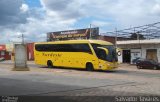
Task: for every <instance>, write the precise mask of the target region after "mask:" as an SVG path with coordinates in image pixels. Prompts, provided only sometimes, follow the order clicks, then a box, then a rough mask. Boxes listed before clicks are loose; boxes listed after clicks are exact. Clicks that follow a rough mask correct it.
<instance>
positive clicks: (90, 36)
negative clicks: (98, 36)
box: [89, 24, 92, 39]
mask: <svg viewBox="0 0 160 102" xmlns="http://www.w3.org/2000/svg"><path fill="white" fill-rule="evenodd" d="M91 38H92V25H91V24H90V35H89V39H91Z"/></svg>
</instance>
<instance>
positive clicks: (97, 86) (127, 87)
mask: <svg viewBox="0 0 160 102" xmlns="http://www.w3.org/2000/svg"><path fill="white" fill-rule="evenodd" d="M12 67H13V63H11V62H1V63H0V95H1V96H17V95H18V96H19V95H23V96H135V95H160V87H159V85H160V71H159V70H158V71H155V70H137V69H136V68H135V66H129V65H122V66H120V68H119V69H117V70H115V71H107V72H101V71H95V72H87V71H83V70H74V69H60V68H55V69H48V68H44V67H39V66H37V65H34V64H33V63H29V67H30V69H31V71H11V69H12Z"/></svg>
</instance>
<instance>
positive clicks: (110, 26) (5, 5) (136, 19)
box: [0, 0, 160, 42]
mask: <svg viewBox="0 0 160 102" xmlns="http://www.w3.org/2000/svg"><path fill="white" fill-rule="evenodd" d="M40 3H41V6H38V7H33V5H32V7H31V6H30V5H29V4H27V3H26V2H24V1H23V0H0V13H1V15H0V30H1V33H0V35H1V36H2V39H0V42H5V41H8V39H9V38H10V39H11V40H15V41H16V40H17V36H18V35H17V34H19V33H23V34H24V35H25V37H26V38H25V40H27V41H44V40H46V35H45V34H46V33H47V32H53V31H60V30H68V29H73V28H75V29H76V27H75V26H78V25H83V26H81V28H84V27H88V25H89V24H93V25H95V26H99V27H100V29H102V30H100V31H103V32H107V31H108V30H114V29H115V27H117V28H118V29H124V28H128V27H130V26H132V27H133V26H139V25H144V24H148V23H154V22H158V21H160V1H159V0H138V1H136V0H40ZM82 23H83V24H82Z"/></svg>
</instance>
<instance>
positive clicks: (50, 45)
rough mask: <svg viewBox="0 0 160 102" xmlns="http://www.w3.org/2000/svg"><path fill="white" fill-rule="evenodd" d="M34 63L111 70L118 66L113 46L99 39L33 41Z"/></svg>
mask: <svg viewBox="0 0 160 102" xmlns="http://www.w3.org/2000/svg"><path fill="white" fill-rule="evenodd" d="M34 57H35V63H36V64H38V65H45V66H48V67H66V68H83V69H86V70H88V71H92V70H111V69H114V68H117V67H118V59H117V53H116V48H115V46H114V45H113V44H112V43H110V42H106V41H101V40H66V41H54V42H39V43H35V47H34Z"/></svg>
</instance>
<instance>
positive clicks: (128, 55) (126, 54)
mask: <svg viewBox="0 0 160 102" xmlns="http://www.w3.org/2000/svg"><path fill="white" fill-rule="evenodd" d="M130 62H131V51H130V50H123V63H130Z"/></svg>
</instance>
